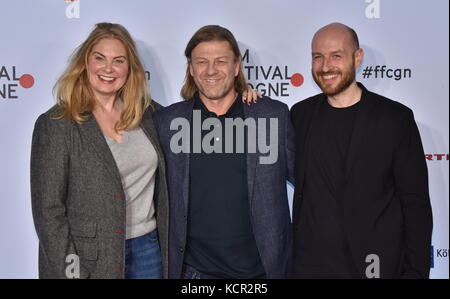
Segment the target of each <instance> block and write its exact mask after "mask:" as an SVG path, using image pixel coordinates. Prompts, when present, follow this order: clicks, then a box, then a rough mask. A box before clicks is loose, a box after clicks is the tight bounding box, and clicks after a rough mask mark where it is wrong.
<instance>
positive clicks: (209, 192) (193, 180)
mask: <svg viewBox="0 0 450 299" xmlns="http://www.w3.org/2000/svg"><path fill="white" fill-rule="evenodd" d="M194 101H195V103H194V111H195V110H200V111H201V117H202V121H203V120H204V119H206V118H210V117H212V118H216V119H218V120H219V121H220V123H221V124H222V136H223V137H225V118H233V119H234V118H242V119H244V110H243V103H242V100H241V97H240V96H238V98H237V99H236V100H235V102H234V103H233V105H232V106H231V107H230V109H229V110H228V112H227V113H226V114H225V115H221V116H217V115H216V114H215V113H213V112H210V111H208V109H207V108H206V107H205V106H204V104H203V102H202V101H201V100H200V99H199V98H198V97H196V98H195V99H194ZM191 127H193V126H191ZM211 130H212V129H211ZM209 132H210V131H203V130H202V134H201V136H202V140H203V137H204V136H205V135H207V134H208V133H209ZM233 135H234V136H236V134H233ZM192 136H193V134H191V155H190V198H189V218H188V219H189V221H188V242H187V250H186V254H185V260H184V262H185V263H186V264H188V265H190V266H192V267H194V268H195V269H197V270H198V271H200V272H202V273H205V274H209V275H214V276H217V277H223V278H260V277H263V276H264V275H265V274H264V268H263V266H262V263H261V259H260V256H259V252H258V249H257V247H256V241H255V238H254V235H253V230H252V224H251V218H250V206H249V199H248V188H247V159H246V154H245V152H244V153H231V154H226V153H225V142H222V153H214V152H213V153H210V154H206V153H204V152H203V149H202V152H201V153H194V152H193V151H192V147H193V144H192V143H193V142H192ZM217 138H220V137H217ZM215 141H217V142H221V141H220V140H216V138H214V139H212V142H215Z"/></svg>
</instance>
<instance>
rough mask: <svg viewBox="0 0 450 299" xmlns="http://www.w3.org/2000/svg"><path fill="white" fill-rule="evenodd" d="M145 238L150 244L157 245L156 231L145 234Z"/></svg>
mask: <svg viewBox="0 0 450 299" xmlns="http://www.w3.org/2000/svg"><path fill="white" fill-rule="evenodd" d="M146 237H147V239H148V240H149V241H150V243H158V233H157V232H156V230H154V231H152V232H151V233H149V234H147V235H146Z"/></svg>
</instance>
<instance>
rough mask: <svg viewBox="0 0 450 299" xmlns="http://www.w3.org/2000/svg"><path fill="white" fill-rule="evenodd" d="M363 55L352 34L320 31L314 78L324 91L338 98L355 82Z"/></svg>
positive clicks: (314, 44) (315, 46)
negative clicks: (356, 71) (357, 47)
mask: <svg viewBox="0 0 450 299" xmlns="http://www.w3.org/2000/svg"><path fill="white" fill-rule="evenodd" d="M362 56H363V51H362V50H361V49H356V47H355V45H354V43H353V42H352V39H351V35H350V33H349V32H348V31H347V30H346V29H344V28H341V27H339V26H330V27H325V28H323V29H321V30H319V31H318V32H317V33H316V35H315V36H314V38H313V42H312V68H311V70H312V74H313V77H314V81H316V83H317V85H319V87H320V89H322V91H323V92H324V93H325V94H326V95H328V96H335V95H338V94H340V93H342V92H343V91H345V90H346V89H347V88H348V87H349V86H350V85H351V84H352V83H354V82H355V81H356V80H355V69H356V68H357V67H358V66H360V65H361V62H362Z"/></svg>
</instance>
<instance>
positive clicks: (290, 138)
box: [283, 106, 295, 185]
mask: <svg viewBox="0 0 450 299" xmlns="http://www.w3.org/2000/svg"><path fill="white" fill-rule="evenodd" d="M283 119H285V120H286V128H285V132H286V137H285V138H286V143H285V144H286V163H287V165H286V166H287V167H286V168H287V173H288V180H289V182H290V183H291V184H293V185H295V178H294V166H295V136H294V134H295V133H294V126H293V124H292V120H291V114H290V112H289V109H288V108H287V106H286V110H285V115H284V116H283Z"/></svg>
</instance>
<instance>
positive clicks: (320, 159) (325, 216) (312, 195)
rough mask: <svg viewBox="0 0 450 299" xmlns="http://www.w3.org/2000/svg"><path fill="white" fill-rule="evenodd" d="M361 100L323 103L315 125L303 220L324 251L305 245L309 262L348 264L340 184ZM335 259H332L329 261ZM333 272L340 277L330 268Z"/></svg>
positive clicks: (310, 148)
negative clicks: (341, 105)
mask: <svg viewBox="0 0 450 299" xmlns="http://www.w3.org/2000/svg"><path fill="white" fill-rule="evenodd" d="M358 107H359V102H358V103H357V104H355V105H352V106H350V107H347V108H334V107H332V106H331V105H330V104H329V103H328V102H324V103H322V105H321V108H320V110H319V116H318V121H317V122H316V124H315V128H313V131H312V134H311V137H310V138H311V139H310V144H309V147H308V153H307V159H306V174H305V185H304V189H303V196H304V201H303V206H302V212H301V215H300V222H301V225H302V226H303V229H306V230H308V229H311V230H314V231H315V232H316V234H315V236H314V237H313V238H314V239H311V240H307V242H308V243H309V242H312V243H314V242H315V240H320V242H321V244H326V246H324V247H323V246H322V247H323V248H322V250H321V251H308V250H307V248H317V247H316V246H305V249H304V250H303V249H302V250H303V251H302V252H303V257H302V258H303V260H304V261H308V262H309V263H310V264H312V265H314V264H316V265H322V264H323V263H325V264H328V265H330V264H333V265H336V264H341V265H346V264H347V263H346V256H347V255H348V248H347V247H346V242H345V235H344V232H343V228H342V225H341V224H340V223H341V219H340V218H339V217H340V216H339V215H340V211H339V204H340V203H339V196H338V192H340V189H339V188H340V187H341V186H342V184H343V178H344V174H345V162H346V158H347V152H348V148H349V144H350V141H351V137H352V132H353V126H354V123H355V117H356V113H357V110H358ZM327 259H332V260H333V262H332V263H331V262H330V263H329V262H326V261H327ZM329 270H330V273H327V275H330V276H329V277H332V276H333V275H335V276H339V275H340V274H341V273H334V272H333V269H329Z"/></svg>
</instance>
